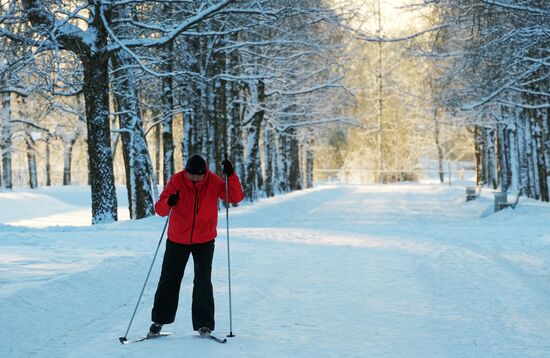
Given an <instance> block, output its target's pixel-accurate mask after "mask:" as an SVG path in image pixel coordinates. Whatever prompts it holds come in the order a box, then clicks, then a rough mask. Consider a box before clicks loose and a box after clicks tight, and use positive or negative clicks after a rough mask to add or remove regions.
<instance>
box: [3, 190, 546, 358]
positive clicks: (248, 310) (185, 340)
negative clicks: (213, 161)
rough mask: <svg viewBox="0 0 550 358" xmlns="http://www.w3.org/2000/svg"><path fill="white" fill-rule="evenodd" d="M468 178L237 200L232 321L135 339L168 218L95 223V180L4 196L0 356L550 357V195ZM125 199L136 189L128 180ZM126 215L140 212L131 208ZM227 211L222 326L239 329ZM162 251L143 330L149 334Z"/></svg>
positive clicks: (186, 319)
mask: <svg viewBox="0 0 550 358" xmlns="http://www.w3.org/2000/svg"><path fill="white" fill-rule="evenodd" d="M491 197H492V195H491V192H490V191H487V190H485V191H483V193H482V195H481V197H480V198H478V199H477V200H476V201H473V202H465V193H464V186H458V185H456V186H447V185H439V184H400V185H323V186H318V187H316V188H314V189H310V190H305V191H300V192H294V193H291V194H287V195H281V196H278V197H275V198H270V199H264V200H260V201H258V202H255V203H254V204H245V205H242V206H240V207H238V208H231V209H230V227H231V231H230V234H231V263H232V267H231V272H232V284H233V286H232V293H233V296H232V298H233V331H234V333H235V334H236V337H235V338H231V339H230V340H229V342H228V343H227V344H225V345H220V344H217V343H215V342H210V341H205V340H201V339H198V338H196V337H195V332H193V331H192V328H191V322H190V321H191V319H190V297H191V281H192V265H188V268H187V271H186V276H185V278H184V283H183V285H182V292H181V298H180V309H179V311H178V315H177V318H176V322H175V323H174V324H172V325H170V326H167V327H166V328H165V330H166V331H174V332H175V334H174V335H173V336H170V337H166V338H161V339H158V340H152V341H146V342H142V343H136V344H134V345H121V344H120V343H119V342H118V337H120V336H122V335H124V332H125V331H126V328H127V326H128V322H129V319H130V316H131V314H132V310H133V308H134V305H135V303H136V300H137V296H138V294H139V291H140V289H141V286H142V284H143V280H144V279H145V275H146V274H147V270H148V268H149V265H150V264H151V259H152V254H153V253H154V250H155V248H156V245H157V244H158V241H159V237H160V233H161V231H162V227H163V225H164V219H163V218H160V217H154V218H148V219H144V220H139V221H128V220H121V221H119V222H117V223H112V224H105V225H96V226H90V225H89V222H90V209H89V204H90V193H89V188H88V187H53V188H47V189H39V190H23V189H15V190H13V191H6V192H0V312H2V319H3V324H2V325H0V337H1V338H0V356H1V357H151V356H175V357H178V356H200V357H542V356H545V355H547V354H548V352H550V341H548V336H549V334H550V288H549V284H548V282H549V278H550V270H549V266H548V262H549V259H550V252H549V250H548V248H549V245H550V230H549V228H550V220H549V219H550V205H548V204H544V203H540V202H536V201H533V200H528V199H523V198H522V199H521V200H520V203H519V205H518V207H517V208H516V209H515V210H511V209H506V210H503V211H501V212H498V213H496V214H490V215H488V213H489V212H490V209H491V208H492V206H493V203H492V198H491ZM119 198H121V199H123V198H125V194H124V192H123V191H122V189H119ZM119 205H121V207H120V208H119V216H122V215H121V214H123V215H125V217H126V218H127V217H128V214H127V211H128V210H127V207H125V206H124V205H126V204H124V203H122V204H120V203H119ZM224 220H225V215H220V222H219V228H218V232H219V237H218V240H217V244H216V246H217V248H216V255H215V258H214V272H213V283H214V290H215V298H216V319H217V321H216V331H215V334H216V335H218V336H220V337H222V336H225V335H226V334H227V333H229V317H228V288H227V251H226V240H225V224H226V223H225V221H224ZM163 250H164V244H163V246H162V249H161V252H160V253H159V259H158V260H157V261H156V263H155V265H154V269H153V273H152V275H151V280H150V281H149V283H148V285H147V287H146V289H145V293H144V296H143V299H142V303H141V305H140V307H139V310H138V313H137V315H136V318H135V321H134V324H133V327H132V329H131V330H130V333H129V335H128V337H129V338H133V337H137V336H140V335H142V334H144V333H145V332H146V331H147V329H148V326H149V324H150V321H149V316H150V309H151V305H152V300H153V295H154V291H155V286H156V281H157V279H158V276H159V269H160V262H161V256H162V251H163Z"/></svg>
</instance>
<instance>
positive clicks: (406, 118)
mask: <svg viewBox="0 0 550 358" xmlns="http://www.w3.org/2000/svg"><path fill="white" fill-rule="evenodd" d="M549 16H550V9H548V6H546V5H545V4H543V3H540V2H536V1H527V2H525V1H522V2H521V3H520V2H517V1H502V2H495V1H483V0H481V1H450V0H449V1H439V0H435V1H427V0H426V1H424V2H420V3H414V4H407V3H403V2H399V1H389V0H388V1H381V0H379V1H373V2H366V1H355V2H353V1H337V0H333V1H328V0H327V1H320V0H304V1H283V0H275V1H262V0H255V1H252V0H250V1H236V0H212V1H188V0H180V1H176V0H174V1H139V0H135V1H134V0H118V1H61V0H58V1H32V0H26V1H13V0H2V2H1V7H0V48H1V50H0V55H1V57H0V89H1V95H2V112H1V119H0V127H1V128H0V131H1V136H0V152H1V155H2V163H1V167H0V171H1V175H0V178H1V179H0V181H1V183H0V184H1V187H2V188H3V190H9V189H11V188H12V187H13V186H14V185H28V186H30V187H31V188H35V187H37V186H39V185H71V184H89V185H90V187H91V194H92V222H93V223H94V224H96V223H104V222H112V221H114V220H117V218H118V215H117V197H116V192H115V184H124V185H126V186H127V189H128V199H129V200H128V202H129V211H130V217H131V218H134V219H139V218H143V217H147V216H150V215H153V203H154V200H155V198H156V197H157V195H158V193H157V185H160V186H161V187H162V186H163V185H164V184H165V183H166V182H167V180H168V179H169V178H170V177H171V175H172V174H173V173H174V172H175V171H177V170H180V169H181V168H182V167H183V163H184V162H185V160H186V158H187V157H188V156H189V155H191V154H194V153H199V154H201V155H203V156H204V157H205V158H206V159H207V160H208V162H209V165H210V167H211V169H212V170H213V171H216V172H220V167H219V166H220V164H219V163H220V162H221V160H222V159H223V158H224V157H225V156H226V155H227V156H228V157H229V158H230V159H231V160H233V161H234V162H235V164H236V169H237V173H238V174H239V176H240V178H241V181H242V183H243V187H244V190H245V193H246V196H247V198H248V200H255V199H257V198H259V197H263V196H273V195H276V194H277V193H283V192H288V191H292V190H297V189H302V188H308V187H311V186H312V185H313V181H314V179H316V180H328V179H331V178H334V176H335V175H337V176H338V178H339V180H343V181H347V182H356V181H361V182H395V181H405V180H418V179H421V177H422V176H423V175H426V173H427V172H428V171H429V170H432V169H433V168H435V171H436V172H437V174H438V175H439V179H440V180H441V181H442V182H443V181H444V180H445V176H447V177H448V176H449V175H450V174H451V170H450V169H451V165H450V164H449V163H450V162H453V170H454V171H455V172H456V171H460V170H464V169H468V168H469V167H468V165H471V166H472V169H473V170H474V171H475V178H476V180H477V183H478V184H479V185H480V186H481V185H485V186H489V187H492V188H495V189H496V188H500V190H502V191H515V192H518V193H519V192H521V193H523V194H524V195H527V196H529V197H532V198H536V199H540V200H543V201H548V200H549V194H548V192H549V191H548V188H549V183H550V180H549V176H550V170H549V168H550V141H549V140H548V138H550V136H549V135H550V124H549V116H548V108H549V104H548V102H547V99H548V96H549V94H548V88H547V87H548V84H549V82H548V69H547V68H546V67H547V65H548V63H547V59H546V57H547V55H546V53H547V51H546V50H545V47H546V46H547V44H548V35H547V34H548V31H547V26H546V24H547V23H549V22H548V17H549ZM430 163H436V164H435V166H434V165H432V164H430Z"/></svg>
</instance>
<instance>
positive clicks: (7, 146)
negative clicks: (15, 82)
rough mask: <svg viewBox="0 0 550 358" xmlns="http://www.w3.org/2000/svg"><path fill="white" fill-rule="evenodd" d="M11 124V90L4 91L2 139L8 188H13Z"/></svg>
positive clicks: (6, 186) (4, 169)
mask: <svg viewBox="0 0 550 358" xmlns="http://www.w3.org/2000/svg"><path fill="white" fill-rule="evenodd" d="M11 126H12V124H11V92H4V93H3V94H2V138H1V141H0V149H2V169H3V171H2V179H3V180H2V182H3V185H4V188H6V189H11V188H12V187H13V181H12V166H11V158H12V157H11V154H12V142H11V140H12V129H11Z"/></svg>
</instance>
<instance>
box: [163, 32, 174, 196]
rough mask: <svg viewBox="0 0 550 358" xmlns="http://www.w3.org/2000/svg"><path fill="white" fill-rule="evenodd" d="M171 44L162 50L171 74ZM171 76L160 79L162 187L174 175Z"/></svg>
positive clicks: (172, 89) (165, 64) (166, 66)
mask: <svg viewBox="0 0 550 358" xmlns="http://www.w3.org/2000/svg"><path fill="white" fill-rule="evenodd" d="M173 52H174V51H173V43H172V42H170V43H169V44H168V45H167V46H166V47H165V48H163V49H162V53H163V62H164V69H165V72H167V73H171V72H172V71H173V58H174V53H173ZM173 81H174V79H173V77H172V76H165V77H163V78H162V148H163V159H164V160H163V163H164V165H163V171H162V173H163V183H164V186H166V184H168V181H169V180H170V178H171V177H172V175H174V171H175V165H174V134H173V120H174V97H173V91H174V84H173Z"/></svg>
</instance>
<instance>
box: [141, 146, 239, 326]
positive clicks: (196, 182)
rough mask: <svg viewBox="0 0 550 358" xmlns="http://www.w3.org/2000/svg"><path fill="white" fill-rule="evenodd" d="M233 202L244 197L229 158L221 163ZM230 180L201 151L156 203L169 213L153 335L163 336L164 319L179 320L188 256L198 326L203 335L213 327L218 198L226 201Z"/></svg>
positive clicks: (159, 209) (158, 210) (160, 211)
mask: <svg viewBox="0 0 550 358" xmlns="http://www.w3.org/2000/svg"><path fill="white" fill-rule="evenodd" d="M222 166H223V173H224V174H225V175H226V177H227V180H228V187H229V198H228V201H229V202H230V203H238V202H239V201H241V200H242V199H243V198H244V194H243V190H242V187H241V183H240V181H239V178H238V177H237V175H236V174H235V173H234V169H233V165H232V163H231V162H230V161H229V160H224V161H223V162H222ZM225 191H226V185H225V181H224V180H223V179H222V178H220V177H219V176H217V175H216V174H214V173H212V172H211V171H210V170H209V169H208V167H207V165H206V161H205V160H204V158H203V157H201V156H200V155H193V156H192V157H190V158H189V159H188V160H187V163H186V165H185V170H182V171H180V172H178V173H176V174H174V175H173V176H172V178H170V181H169V182H168V184H167V185H166V188H164V190H163V191H162V194H161V195H160V198H159V200H158V201H157V203H156V204H155V211H156V213H157V214H158V215H160V216H166V215H168V214H169V213H170V209H171V210H172V211H171V214H170V219H169V220H170V222H169V228H168V239H167V240H166V251H165V253H164V259H163V262H162V271H161V274H160V279H159V283H158V287H157V291H156V293H155V302H154V305H153V310H152V312H151V320H152V321H153V323H152V324H151V327H150V328H149V333H148V334H147V336H148V337H154V336H158V335H159V334H160V331H161V329H162V326H163V325H164V324H169V323H172V322H174V320H175V317H176V310H177V307H178V298H179V291H180V285H181V280H182V279H183V273H184V270H185V266H186V264H187V260H188V259H189V255H193V263H194V270H195V277H194V280H193V299H192V305H191V314H192V321H193V330H195V331H198V332H199V334H200V335H201V336H203V337H208V336H210V333H211V332H212V331H213V330H214V328H215V327H214V294H213V290H212V282H211V272H212V259H213V256H214V241H215V238H216V235H217V233H216V227H217V224H218V199H223V200H226V193H225Z"/></svg>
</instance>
